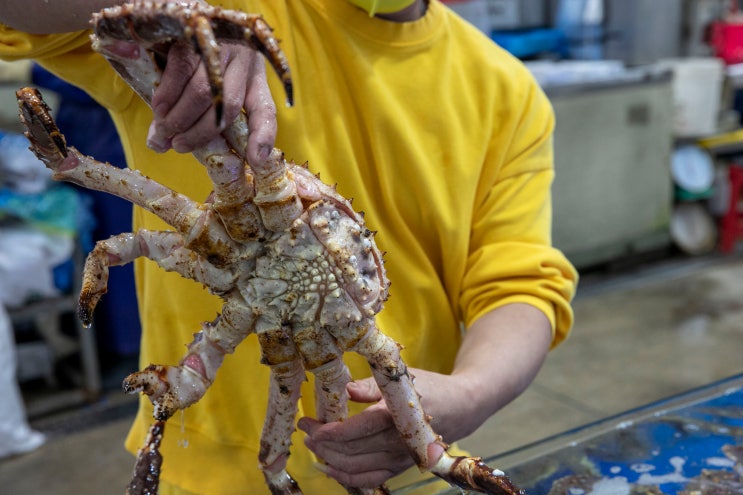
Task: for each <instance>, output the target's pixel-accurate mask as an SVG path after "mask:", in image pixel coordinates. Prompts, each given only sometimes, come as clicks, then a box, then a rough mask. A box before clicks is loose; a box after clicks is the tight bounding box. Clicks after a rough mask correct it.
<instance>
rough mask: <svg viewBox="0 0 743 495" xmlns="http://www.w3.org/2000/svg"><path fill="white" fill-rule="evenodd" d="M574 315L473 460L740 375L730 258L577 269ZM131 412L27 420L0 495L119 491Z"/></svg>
mask: <svg viewBox="0 0 743 495" xmlns="http://www.w3.org/2000/svg"><path fill="white" fill-rule="evenodd" d="M575 310H576V325H575V330H574V332H573V334H572V336H571V337H570V339H569V340H568V341H567V342H566V343H564V344H563V345H562V346H561V347H559V348H558V349H556V350H555V351H553V352H552V354H551V356H550V357H549V359H548V361H547V363H546V365H545V366H544V368H543V369H542V371H541V373H540V374H539V376H538V377H537V379H536V381H535V382H534V384H533V385H532V386H531V388H530V389H529V390H528V391H527V392H526V393H525V394H524V395H523V396H522V397H520V398H519V399H517V400H516V401H515V402H513V403H512V404H511V405H509V406H508V407H506V408H505V409H504V410H503V411H501V412H500V413H499V414H498V415H496V416H495V417H494V418H492V419H491V420H490V421H489V422H488V423H486V424H485V425H484V426H483V427H482V428H481V429H480V430H478V431H477V432H476V433H475V434H474V435H472V436H471V437H470V438H468V439H466V440H465V441H464V442H463V444H464V446H465V447H466V448H468V449H470V450H471V451H472V452H475V453H477V454H480V455H484V456H488V455H493V454H497V453H500V452H506V451H510V450H512V449H515V448H518V447H519V446H523V445H526V444H529V443H531V442H534V441H537V440H540V439H543V438H545V437H548V436H551V435H554V434H557V433H560V432H563V431H567V430H569V429H572V428H575V427H579V426H581V425H583V424H587V423H590V422H593V421H596V420H599V419H602V418H605V417H607V416H611V415H615V414H618V413H621V412H623V411H626V410H629V409H633V408H635V407H639V406H643V405H646V404H649V403H652V402H655V401H657V400H660V399H664V398H667V397H669V396H672V395H675V394H678V393H681V392H685V391H688V390H690V389H693V388H696V387H698V386H702V385H706V384H709V383H712V382H715V381H717V380H720V379H723V378H726V377H729V376H732V375H736V374H739V373H741V372H743V360H741V357H740V356H741V354H740V351H741V349H743V257H742V256H740V255H735V256H731V257H718V256H711V257H708V258H686V259H678V258H675V259H673V260H668V261H662V262H655V263H652V264H650V265H644V266H641V267H638V266H634V267H632V268H625V269H615V270H614V271H612V272H611V273H609V274H607V273H605V272H604V273H599V274H587V275H584V277H583V280H582V285H581V288H580V290H579V294H578V297H577V298H576V301H575ZM119 378H120V377H115V379H116V380H118V379H119ZM133 406H134V404H133V402H132V401H131V399H127V398H126V397H123V396H122V395H121V394H120V393H119V392H115V391H112V392H111V393H109V394H107V396H106V397H105V398H104V400H103V401H102V402H101V403H99V404H96V405H93V406H88V407H85V408H82V409H77V410H73V411H69V412H66V413H64V414H58V415H55V416H52V417H45V418H39V419H34V420H32V425H33V426H34V427H35V428H37V429H40V430H42V431H45V432H46V433H48V435H49V442H48V443H47V444H46V445H44V446H43V447H42V448H41V449H39V450H37V451H35V452H33V453H31V454H27V455H24V456H20V457H15V458H11V459H6V460H3V461H0V487H2V488H0V492H2V493H7V494H21V495H35V494H47V493H50V492H51V493H54V494H56V495H68V494H70V495H71V494H75V495H87V494H91V495H92V494H96V495H100V494H108V493H122V492H123V488H119V487H124V486H125V485H126V483H127V482H128V477H129V475H130V472H131V468H132V459H131V458H130V457H129V455H128V454H126V453H124V451H123V448H122V442H123V439H124V436H125V434H126V431H127V427H128V423H129V421H130V419H131V416H132V412H133Z"/></svg>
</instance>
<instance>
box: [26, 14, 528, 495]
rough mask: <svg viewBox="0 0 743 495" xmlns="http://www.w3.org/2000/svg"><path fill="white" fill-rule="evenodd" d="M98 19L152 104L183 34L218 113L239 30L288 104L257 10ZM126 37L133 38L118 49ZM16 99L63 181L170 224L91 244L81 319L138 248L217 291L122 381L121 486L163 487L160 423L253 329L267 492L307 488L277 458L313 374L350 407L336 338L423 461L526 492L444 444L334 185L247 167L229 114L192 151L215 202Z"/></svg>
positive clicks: (340, 411) (239, 122) (487, 484)
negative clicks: (262, 390)
mask: <svg viewBox="0 0 743 495" xmlns="http://www.w3.org/2000/svg"><path fill="white" fill-rule="evenodd" d="M93 27H94V35H93V47H94V48H95V50H96V51H98V52H99V53H101V54H102V55H103V56H104V57H106V58H107V59H108V60H109V61H110V63H111V64H112V66H113V67H114V68H115V69H116V71H117V72H118V73H119V74H120V75H121V76H122V77H123V78H124V79H125V80H126V81H127V82H128V83H129V84H130V85H131V86H132V88H133V89H134V90H135V91H136V92H137V93H138V94H139V95H140V96H141V97H142V98H143V99H144V100H145V101H147V102H148V103H149V102H150V97H151V94H152V88H154V87H155V86H156V85H157V84H158V81H159V78H160V75H161V70H162V64H163V62H162V61H163V60H164V59H165V58H164V56H163V55H164V54H166V53H167V50H168V47H169V46H170V45H172V43H176V42H183V41H185V42H190V43H192V44H193V45H194V47H195V48H196V50H197V51H198V52H199V53H200V54H201V56H202V57H203V59H204V61H205V65H206V67H207V68H208V73H209V78H210V82H211V84H212V86H213V96H214V101H215V106H216V107H217V109H218V118H220V117H219V113H220V112H219V109H220V108H221V103H220V102H221V74H220V69H219V67H220V65H219V62H220V56H219V47H218V44H217V40H226V41H230V42H240V43H245V44H247V45H249V46H250V47H252V48H253V49H256V50H258V51H260V52H261V53H263V54H264V55H265V56H266V58H267V59H268V60H269V61H270V63H271V65H272V66H273V68H274V69H275V71H276V73H277V74H278V76H279V77H280V78H281V80H282V81H283V83H284V87H285V88H286V90H287V98H288V101H289V103H291V78H290V75H289V68H288V64H287V63H286V59H285V57H284V55H283V53H282V52H281V50H280V49H279V47H278V43H277V41H276V40H275V38H274V37H273V35H272V32H271V29H270V27H268V25H267V24H266V23H265V21H264V20H263V19H262V18H261V17H260V16H258V15H249V14H244V13H240V12H235V11H228V10H223V9H220V8H217V7H210V6H208V5H204V4H202V3H199V2H192V3H162V2H152V1H136V2H134V3H130V4H125V5H122V6H118V7H112V8H109V9H106V10H103V11H102V12H101V13H98V14H95V15H94V18H93ZM122 41H125V42H130V43H135V44H136V45H137V46H138V47H139V49H135V50H131V49H128V50H122V49H121V43H122ZM17 97H18V103H19V107H20V116H21V120H22V121H23V123H24V125H25V126H26V136H27V137H28V139H29V141H30V143H31V149H32V151H34V153H35V154H36V155H37V156H38V157H39V159H41V160H42V161H43V162H44V163H45V164H46V166H47V167H48V168H50V169H51V170H53V171H54V178H55V179H56V180H61V181H68V182H73V183H76V184H79V185H81V186H84V187H87V188H91V189H96V190H100V191H105V192H108V193H111V194H115V195H117V196H120V197H122V198H125V199H127V200H129V201H131V202H132V203H134V204H136V205H138V206H140V207H142V208H144V209H146V210H148V211H150V212H152V213H154V214H156V215H157V216H159V217H160V218H161V219H163V220H164V221H165V222H167V223H168V224H169V225H171V226H172V227H173V228H174V229H175V230H173V231H147V230H139V231H137V232H134V233H125V234H120V235H117V236H114V237H111V238H110V239H107V240H104V241H100V242H98V243H97V244H96V246H95V248H94V249H93V251H92V252H91V253H90V254H89V255H88V258H87V260H86V263H85V269H84V275H83V288H82V291H81V294H80V306H79V316H80V318H81V319H82V320H83V322H84V323H85V324H87V325H89V324H90V323H91V320H92V314H93V310H94V308H95V306H96V304H97V302H98V300H99V299H100V298H101V296H102V295H103V294H104V293H105V292H106V290H107V287H106V286H107V279H108V270H109V267H110V266H116V265H123V264H126V263H129V262H131V261H133V260H134V259H135V258H138V257H140V256H144V257H146V258H149V259H151V260H153V261H154V262H156V263H157V264H158V265H160V266H161V267H162V268H164V269H165V270H169V271H175V272H177V273H179V274H180V275H182V276H184V277H186V278H190V279H193V280H195V281H197V282H200V283H202V284H204V285H205V286H206V287H208V288H209V289H210V291H211V292H212V293H214V294H217V295H219V296H220V297H221V298H222V299H223V300H224V306H223V308H222V311H221V314H220V316H218V317H217V319H215V320H214V321H212V322H209V323H204V324H202V327H201V330H200V331H199V332H198V333H196V334H195V336H194V339H193V341H192V342H191V343H190V344H189V346H188V352H187V353H186V355H185V356H184V357H183V358H182V360H181V361H180V363H179V364H178V365H177V366H164V365H150V366H148V367H146V368H145V369H144V370H142V371H139V372H135V373H133V374H131V375H130V376H128V377H127V378H126V379H125V380H124V389H125V390H126V391H127V392H130V393H134V392H142V393H144V394H146V395H148V396H149V398H150V400H151V401H152V403H153V404H154V417H155V422H154V423H153V425H152V426H151V428H150V431H149V434H148V437H147V439H146V442H145V445H144V447H143V448H142V449H140V452H139V455H138V458H137V464H136V466H135V470H134V475H133V479H132V482H131V483H130V485H129V487H128V489H127V493H131V494H141V493H156V492H157V486H158V478H159V470H160V465H161V463H162V456H161V455H160V453H159V444H160V441H161V439H162V435H163V432H164V427H165V421H166V420H167V419H168V418H170V417H171V416H172V415H173V414H174V413H175V412H176V411H178V410H182V409H185V408H187V407H188V406H190V405H191V404H193V403H195V402H196V401H198V400H199V399H200V398H201V397H202V396H203V395H204V394H205V393H206V391H207V389H208V388H209V386H210V385H211V384H212V383H213V381H214V379H215V376H216V372H217V370H218V368H219V367H220V365H221V363H222V361H223V359H224V357H225V355H226V354H230V353H232V352H233V351H234V350H235V348H236V347H237V346H238V345H239V344H240V342H242V341H243V340H244V339H245V338H246V337H247V336H248V335H250V334H256V336H257V338H258V341H259V343H260V345H261V349H262V362H263V364H265V365H267V366H269V367H270V370H271V381H270V397H269V403H268V411H267V420H266V423H265V424H264V428H263V433H262V438H261V443H260V445H261V448H260V454H259V461H260V469H261V470H262V471H263V474H264V476H265V479H266V482H267V484H268V486H269V488H270V490H271V492H272V493H273V494H299V493H301V491H300V489H299V487H298V485H297V483H296V482H295V481H294V480H293V479H292V478H291V476H290V475H289V474H288V473H287V472H286V470H285V467H286V460H287V456H288V455H289V448H290V436H291V434H292V432H293V431H294V420H295V416H296V413H297V401H298V398H299V390H300V384H301V383H302V382H303V381H304V380H305V372H306V371H309V372H311V373H313V374H314V375H315V377H316V383H317V387H316V396H317V417H318V419H319V420H320V421H323V422H330V421H338V420H342V419H343V418H345V417H346V415H347V396H346V391H345V387H346V384H347V383H348V382H349V381H350V379H351V377H350V374H349V371H348V369H347V368H346V366H345V364H344V363H343V361H342V355H343V353H344V352H345V351H354V352H357V353H359V354H360V355H362V356H363V357H364V358H366V359H367V360H368V362H369V364H370V366H371V370H372V374H373V376H374V378H375V379H376V381H377V383H378V384H379V388H380V390H381V392H382V395H383V397H384V399H385V402H386V404H387V406H388V408H389V410H390V413H391V414H392V416H393V419H394V423H395V425H396V427H397V429H398V430H399V431H400V433H401V434H402V437H403V438H404V439H405V441H406V442H407V446H408V448H409V451H410V454H411V456H412V457H413V459H414V460H415V461H416V463H417V465H418V466H419V468H420V469H421V470H428V471H431V472H432V473H434V474H435V475H437V476H439V477H441V478H443V479H445V480H447V481H448V482H450V483H451V484H454V485H457V486H459V487H462V488H465V489H468V490H475V491H479V492H483V493H491V494H510V495H514V494H516V493H520V492H519V490H518V489H517V488H515V487H514V486H513V485H512V484H511V482H510V481H509V480H508V478H507V477H506V476H505V475H504V474H503V473H502V472H500V471H498V470H493V469H491V468H489V467H488V466H486V465H485V464H484V463H483V462H482V461H481V459H479V458H470V457H452V456H450V455H449V454H448V453H447V452H446V448H447V446H446V444H444V443H443V441H442V439H441V437H440V436H439V435H437V434H436V433H435V432H434V430H433V429H432V428H431V425H430V423H429V418H428V416H427V415H426V414H425V412H424V411H423V409H422V407H421V404H420V398H419V396H418V394H417V393H416V391H415V389H414V387H413V380H412V378H411V376H410V375H409V374H408V371H407V368H406V366H405V363H404V362H403V360H402V358H401V357H400V348H401V346H400V345H399V344H398V343H397V342H395V341H394V340H393V339H391V338H390V337H388V336H386V335H385V334H384V333H382V332H380V331H379V329H378V328H377V326H376V324H375V315H376V314H377V313H378V312H379V311H380V310H381V309H382V306H383V303H384V301H385V300H386V299H387V295H388V287H389V281H388V280H387V277H386V275H385V270H384V266H383V262H382V255H381V253H380V252H379V250H378V249H377V247H376V244H375V242H374V234H373V233H372V232H370V231H369V230H368V229H367V228H366V227H365V224H364V219H363V217H362V215H361V214H358V213H356V212H355V211H354V210H353V208H352V206H351V203H350V202H349V201H348V200H346V199H345V198H343V197H342V196H341V195H339V194H338V193H337V192H336V190H335V188H334V187H330V186H328V185H326V184H324V183H323V182H321V181H320V180H319V178H317V177H316V176H314V175H313V174H312V173H310V172H309V170H308V169H307V168H306V167H303V166H297V165H295V164H294V163H291V162H287V161H286V160H285V159H284V157H283V153H282V152H281V151H279V150H273V152H271V153H270V156H269V157H268V159H267V160H266V161H265V162H264V163H252V164H248V163H247V160H246V159H245V157H243V156H240V154H239V153H238V152H237V151H235V150H244V149H246V146H245V140H246V138H247V121H246V116H245V114H244V113H243V114H242V115H240V116H238V118H237V119H236V120H235V121H234V122H233V123H232V124H231V125H229V126H227V128H226V130H225V131H224V133H223V137H224V139H222V140H215V141H213V142H211V143H210V144H209V145H208V146H206V147H203V148H201V149H198V150H197V151H194V155H195V157H196V158H197V159H198V160H199V161H200V162H201V163H202V164H203V165H204V166H205V167H206V170H207V172H208V174H209V177H210V179H211V180H212V182H213V183H214V191H213V193H212V194H211V195H210V197H209V199H208V200H207V201H206V202H205V203H198V202H195V201H193V200H191V199H189V198H187V197H186V196H184V195H182V194H179V193H177V192H175V191H173V190H171V189H169V188H167V187H165V186H163V185H161V184H159V183H157V182H155V181H153V180H151V179H148V178H147V177H144V176H143V175H142V174H140V173H139V172H137V171H134V170H131V169H119V168H116V167H113V166H110V165H108V164H104V163H101V162H98V161H96V160H94V159H93V158H91V157H87V156H84V155H82V154H81V153H79V152H78V151H77V150H76V149H75V148H73V147H68V146H67V144H66V142H65V138H64V136H63V135H62V134H61V132H60V131H59V129H58V128H57V126H56V124H55V123H54V121H53V119H52V117H51V116H50V113H49V108H48V107H47V105H46V104H45V103H44V101H43V100H42V99H41V95H40V94H39V92H38V91H36V90H35V89H32V88H23V89H20V90H19V91H18V92H17ZM236 178H237V180H236ZM436 446H438V448H436ZM441 451H443V453H442V454H440V455H438V452H441ZM432 455H434V456H438V457H434V458H432ZM346 488H347V490H348V491H349V493H388V491H387V490H386V488H385V487H378V488H376V489H361V488H354V487H346Z"/></svg>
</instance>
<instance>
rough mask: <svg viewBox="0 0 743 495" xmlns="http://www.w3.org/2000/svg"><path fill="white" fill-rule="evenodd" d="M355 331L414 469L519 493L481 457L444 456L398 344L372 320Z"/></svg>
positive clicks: (482, 488)
mask: <svg viewBox="0 0 743 495" xmlns="http://www.w3.org/2000/svg"><path fill="white" fill-rule="evenodd" d="M359 330H360V331H361V332H362V333H365V336H364V338H363V339H361V340H360V341H359V343H358V344H357V345H356V346H355V347H354V348H353V350H354V351H356V352H358V353H359V354H361V355H362V356H364V357H365V358H366V359H367V360H368V361H369V364H370V365H371V369H372V375H373V376H374V379H375V380H376V382H377V385H378V386H379V389H380V391H381V393H382V396H383V397H384V400H385V403H386V404H387V407H388V409H389V411H390V413H391V414H392V418H393V421H394V423H395V426H396V427H397V430H398V431H399V432H400V433H401V435H402V437H403V439H404V440H405V442H406V444H407V446H408V449H409V451H410V454H411V455H412V457H413V459H414V460H415V462H416V464H417V465H418V467H419V468H420V470H421V471H430V472H431V473H433V474H435V475H436V476H438V477H440V478H442V479H444V480H446V481H447V482H449V483H450V484H452V485H455V486H458V487H460V488H463V489H465V490H475V491H478V492H481V493H487V494H493V495H523V492H522V491H521V490H520V489H518V488H516V486H515V485H514V484H513V483H512V482H511V480H510V479H509V478H508V477H507V476H506V475H505V474H504V473H503V472H502V471H500V470H497V469H492V468H490V467H489V466H487V465H486V464H485V463H484V462H482V460H481V459H479V458H472V457H452V456H451V455H449V453H448V452H447V450H446V449H448V446H447V445H446V444H445V443H444V442H443V441H442V440H441V437H440V436H439V435H438V434H436V432H435V431H434V430H433V428H431V423H430V418H429V417H428V416H427V415H426V414H425V412H424V411H423V408H422V407H421V404H420V396H419V395H418V392H416V390H415V388H414V386H413V380H412V378H411V376H410V374H409V373H408V371H407V367H406V366H405V363H404V362H403V360H402V358H401V357H400V348H401V346H400V344H398V343H397V342H395V341H394V340H393V339H391V338H390V337H388V336H387V335H385V334H383V333H382V332H380V331H379V330H378V329H377V328H376V326H375V324H374V322H373V320H370V321H368V322H366V324H365V325H362V327H361V328H360V329H359ZM439 453H440V454H439Z"/></svg>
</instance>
